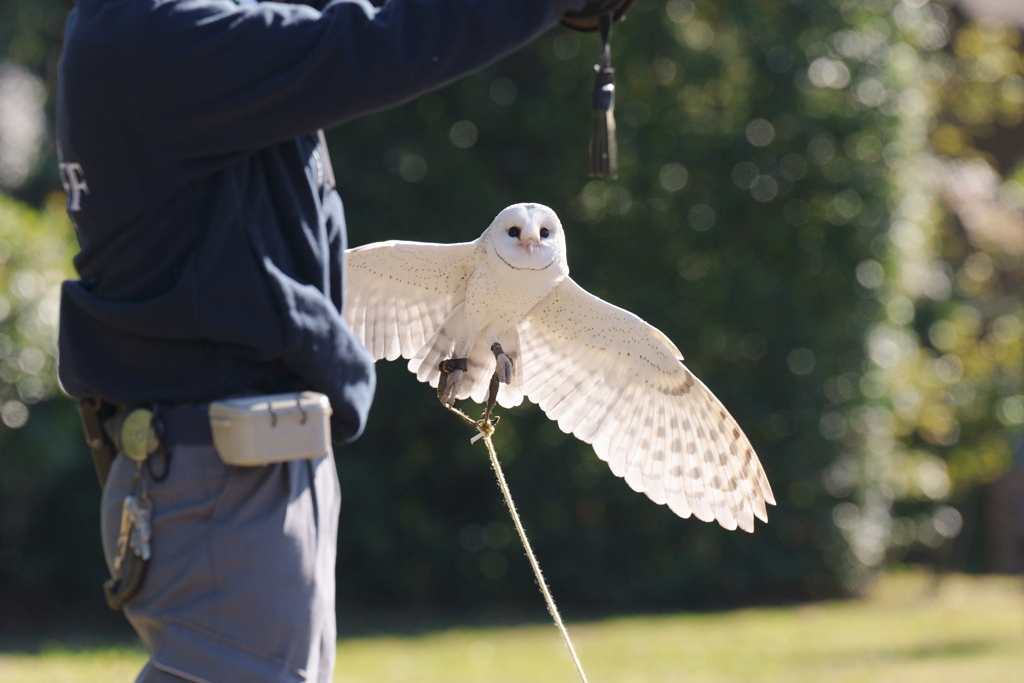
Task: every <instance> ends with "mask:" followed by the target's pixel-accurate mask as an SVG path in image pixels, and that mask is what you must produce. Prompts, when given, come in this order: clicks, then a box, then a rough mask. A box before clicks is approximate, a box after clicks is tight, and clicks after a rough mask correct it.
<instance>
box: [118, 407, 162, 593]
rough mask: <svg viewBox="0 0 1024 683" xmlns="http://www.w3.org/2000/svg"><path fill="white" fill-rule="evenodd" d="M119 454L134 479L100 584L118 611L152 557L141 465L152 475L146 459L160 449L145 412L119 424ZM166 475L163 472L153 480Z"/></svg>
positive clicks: (145, 483) (148, 503)
mask: <svg viewBox="0 0 1024 683" xmlns="http://www.w3.org/2000/svg"><path fill="white" fill-rule="evenodd" d="M120 436H121V451H122V452H123V453H124V454H125V455H126V456H127V457H128V458H130V459H131V460H132V461H133V462H135V467H136V471H135V476H134V477H133V478H132V481H131V484H130V485H129V487H128V495H127V496H125V499H124V502H123V503H121V527H120V530H119V532H118V536H117V550H116V554H115V556H114V567H113V570H114V571H113V577H112V578H111V579H110V580H108V581H107V582H105V583H104V584H103V593H104V595H105V596H106V599H107V605H108V606H109V607H110V609H112V610H115V611H117V610H120V609H122V608H123V607H124V606H125V604H126V603H127V602H128V601H129V600H131V599H132V598H133V597H135V594H136V593H138V592H139V588H141V587H142V580H143V579H144V578H145V575H146V566H147V564H148V562H149V558H150V557H151V555H152V550H151V548H150V543H149V542H150V539H151V538H152V533H153V532H152V520H153V501H152V499H150V497H149V480H148V478H147V477H146V476H145V473H144V472H143V464H145V465H146V469H147V470H149V474H150V476H152V468H151V466H150V456H151V455H153V454H154V453H156V452H157V451H158V450H161V444H160V439H159V436H158V435H157V430H156V429H154V416H153V414H152V413H151V412H150V411H148V410H145V409H142V408H140V409H137V410H133V411H131V412H130V413H128V415H127V416H126V417H125V419H124V422H122V424H121V432H120ZM166 476H167V470H166V469H165V470H164V473H163V475H162V476H161V477H160V478H159V479H156V478H154V480H155V481H161V480H162V479H163V478H165V477H166ZM140 481H141V482H142V493H141V494H140V495H138V496H136V495H135V487H136V486H138V484H139V482H140Z"/></svg>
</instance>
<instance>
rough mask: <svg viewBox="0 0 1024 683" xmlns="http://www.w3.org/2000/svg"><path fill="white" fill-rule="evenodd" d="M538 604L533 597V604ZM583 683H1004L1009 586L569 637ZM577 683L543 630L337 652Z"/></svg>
mask: <svg viewBox="0 0 1024 683" xmlns="http://www.w3.org/2000/svg"><path fill="white" fill-rule="evenodd" d="M538 599H539V598H538ZM569 629H570V632H571V633H572V636H573V640H574V642H575V644H576V648H577V650H578V652H579V654H580V657H581V658H582V660H583V663H584V666H585V667H586V670H587V675H588V677H589V678H590V680H591V681H592V682H593V683H655V682H661V681H665V682H666V683H667V682H672V683H690V682H692V683H724V682H730V683H731V682H734V681H735V682H737V683H738V682H741V681H742V682H743V683H783V682H784V683H821V682H828V683H890V682H891V683H918V682H921V683H925V682H927V683H947V682H948V683H953V682H957V683H959V682H961V681H969V682H970V683H988V682H991V683H1007V682H1012V681H1022V680H1024V592H1022V586H1021V583H1020V580H1019V579H1012V578H1006V577H985V578H977V577H963V576H951V577H947V578H945V579H943V581H942V582H941V584H939V585H938V587H937V590H936V589H935V586H934V585H933V584H932V583H931V581H930V579H928V577H926V576H925V575H924V574H921V573H917V572H912V573H893V574H888V575H885V576H884V577H882V579H881V580H880V581H879V582H878V583H877V584H876V586H875V587H874V589H873V590H872V591H871V593H870V594H869V596H868V597H867V598H865V599H863V600H857V601H839V602H827V603H821V604H813V605H804V606H797V607H788V608H758V609H745V610H736V611H731V612H723V613H712V614H679V615H671V616H656V617H642V616H641V617H628V618H614V619H607V620H602V621H595V622H586V623H574V624H570V625H569ZM144 661H145V654H144V653H143V652H142V651H141V650H140V649H132V648H94V649H85V650H79V651H71V650H69V649H67V648H62V647H61V646H60V645H57V644H55V645H52V646H49V647H45V648H43V650H42V652H40V653H38V654H21V653H7V654H0V681H4V683H23V682H24V683H28V682H29V681H31V682H32V683H50V682H52V683H78V682H81V683H92V682H97V683H98V682H100V681H102V682H103V683H109V682H111V681H125V682H127V681H131V680H133V678H134V676H135V674H136V673H137V671H138V670H139V669H140V668H141V666H142V664H143V663H144ZM576 680H578V679H577V677H576V674H575V672H574V671H573V668H572V664H571V662H570V661H569V658H568V655H567V654H566V653H565V652H564V647H563V646H562V643H561V641H560V639H559V636H558V634H557V632H556V631H555V629H554V627H553V626H550V625H549V626H542V625H535V626H523V627H514V628H483V629H479V628H478V629H453V630H447V631H443V632H435V633H428V634H424V635H413V636H373V637H364V638H354V639H348V640H343V641H341V642H339V643H338V665H337V669H336V674H335V681H337V682H338V683H388V682H391V681H394V682H396V683H401V682H403V681H408V682H410V683H412V682H415V683H435V682H436V683H441V682H442V681H443V682H444V683H463V682H466V683H468V682H470V681H473V682H474V683H505V682H508V683H512V682H516V683H520V682H522V681H530V682H531V683H547V682H548V681H551V682H555V681H558V682H567V683H568V682H574V681H576Z"/></svg>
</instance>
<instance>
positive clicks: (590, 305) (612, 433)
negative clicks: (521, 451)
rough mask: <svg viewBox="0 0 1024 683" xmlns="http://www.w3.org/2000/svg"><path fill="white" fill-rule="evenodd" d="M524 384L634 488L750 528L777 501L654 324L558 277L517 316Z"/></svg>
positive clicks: (729, 423)
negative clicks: (548, 290) (545, 293)
mask: <svg viewBox="0 0 1024 683" xmlns="http://www.w3.org/2000/svg"><path fill="white" fill-rule="evenodd" d="M519 336H520V355H521V364H522V373H523V390H524V393H525V394H526V396H527V398H529V399H530V400H531V401H533V402H534V403H536V404H538V405H539V406H540V408H541V410H543V411H544V412H545V413H547V416H548V417H550V418H551V419H553V420H557V421H558V426H559V428H560V429H561V430H562V431H563V432H566V433H571V434H574V435H575V436H576V437H577V438H579V439H580V440H582V441H585V442H587V443H590V444H593V446H594V451H595V452H596V453H597V455H598V457H600V458H601V459H602V460H605V461H606V462H607V463H608V464H609V466H611V469H612V472H613V473H614V474H615V475H616V476H619V477H624V478H625V480H626V482H627V483H628V484H629V485H630V486H631V487H632V488H633V489H634V490H635V491H641V492H643V493H646V494H647V496H648V497H649V498H650V499H651V500H653V501H654V502H656V503H659V504H665V503H667V504H668V506H669V507H670V508H671V509H672V510H673V511H674V512H675V513H676V514H678V515H679V516H680V517H689V516H690V515H691V514H692V515H695V516H696V517H697V518H699V519H702V520H704V521H706V522H707V521H711V520H712V519H715V520H718V523H719V524H721V525H722V526H723V527H725V528H726V529H735V528H736V527H737V526H738V527H740V528H741V529H743V530H745V531H753V528H754V517H757V518H758V519H761V520H762V521H767V511H766V509H765V503H770V504H775V498H774V497H773V496H772V491H771V487H770V486H769V485H768V478H767V477H766V476H765V473H764V470H763V468H762V467H761V463H760V461H758V459H757V456H756V455H755V454H754V449H753V448H752V447H751V445H750V442H749V441H748V440H747V437H746V435H744V434H743V431H742V430H741V429H740V427H739V425H738V424H737V423H736V421H735V420H734V419H733V418H732V416H731V415H729V413H728V412H727V411H726V410H725V408H724V407H723V406H722V404H721V403H720V402H719V401H718V399H717V398H715V397H714V395H713V394H712V393H711V392H710V391H709V390H708V388H707V387H706V386H704V384H703V383H701V381H700V380H698V379H697V378H696V377H694V376H693V374H691V373H690V371H689V370H688V369H687V368H686V367H685V366H684V365H683V364H682V362H681V361H682V355H681V354H680V353H679V350H678V349H677V348H676V347H675V345H674V344H673V343H672V342H671V341H670V340H669V339H668V337H666V336H665V335H664V334H662V333H661V332H660V331H658V330H657V329H655V328H654V327H651V326H650V325H648V324H647V323H646V322H644V321H643V320H641V319H640V318H639V317H637V316H635V315H633V314H632V313H630V312H629V311H625V310H623V309H621V308H618V307H616V306H613V305H611V304H609V303H607V302H605V301H602V300H601V299H599V298H597V297H596V296H593V295H592V294H589V293H588V292H586V291H585V290H584V289H583V288H581V287H580V286H579V285H577V284H576V283H575V282H573V281H572V280H571V279H569V278H566V279H565V280H563V281H562V282H561V283H560V284H559V285H558V286H557V287H556V288H555V289H554V291H552V292H551V294H549V295H548V296H547V297H546V298H545V299H544V300H543V301H541V302H540V303H539V304H537V306H535V307H534V308H533V309H532V310H531V311H530V312H529V313H528V314H527V315H526V317H525V318H524V319H523V321H522V322H521V323H520V324H519Z"/></svg>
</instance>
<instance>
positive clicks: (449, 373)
mask: <svg viewBox="0 0 1024 683" xmlns="http://www.w3.org/2000/svg"><path fill="white" fill-rule="evenodd" d="M468 367H469V366H468V364H467V361H466V359H465V358H449V359H448V360H443V361H441V363H440V364H439V365H438V369H439V370H440V371H441V376H440V377H439V378H438V380H437V399H438V400H439V401H441V403H443V404H444V407H445V408H451V407H452V406H453V405H455V398H456V397H457V396H458V394H459V386H460V385H461V384H462V376H463V374H464V373H465V372H466V369H467V368H468Z"/></svg>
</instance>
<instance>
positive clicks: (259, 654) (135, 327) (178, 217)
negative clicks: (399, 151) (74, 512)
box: [57, 0, 624, 683]
mask: <svg viewBox="0 0 1024 683" xmlns="http://www.w3.org/2000/svg"><path fill="white" fill-rule="evenodd" d="M623 4H624V3H623V2H621V1H615V2H608V1H607V0H603V1H602V2H597V3H591V4H590V5H586V3H585V2H584V0H391V1H390V2H388V3H387V4H386V5H384V6H383V7H382V8H375V7H374V6H372V5H371V4H369V3H368V2H366V1H365V0H346V1H339V0H334V1H332V2H328V3H326V4H323V3H321V6H319V7H315V6H311V5H305V4H282V3H269V2H267V3H262V2H259V3H258V2H255V0H78V1H77V3H76V6H75V7H74V9H73V10H72V11H71V13H70V15H69V17H68V20H67V25H66V31H65V37H64V49H63V53H62V56H61V60H60V65H59V78H58V88H57V133H58V136H57V146H58V155H59V163H60V173H61V179H62V182H63V184H64V187H65V191H66V194H67V209H68V212H69V214H70V215H71V217H72V219H73V222H74V225H75V228H76V231H77V236H78V240H79V243H80V247H81V251H80V253H79V254H78V255H77V256H76V257H75V261H74V263H75V267H76V269H77V271H78V273H79V276H80V277H79V279H78V280H71V281H68V282H65V283H64V285H63V288H62V293H61V312H60V333H59V352H60V353H59V366H58V374H59V378H60V381H61V384H62V386H63V388H64V389H65V391H66V392H67V393H68V394H70V395H71V396H74V397H78V398H81V399H84V401H83V406H85V405H86V402H88V401H93V402H95V405H102V406H105V410H106V412H97V411H93V413H91V415H92V418H91V419H92V421H93V424H92V430H91V431H90V423H89V420H88V419H85V422H86V431H87V436H88V437H89V441H90V446H93V447H96V448H99V446H100V444H101V442H104V443H107V442H109V443H112V444H113V446H114V447H115V449H116V450H115V451H113V452H117V451H121V452H119V453H118V454H117V457H116V458H114V459H113V461H112V463H110V462H108V463H106V464H102V463H101V465H100V466H99V468H98V469H99V472H100V475H101V480H105V485H104V490H103V499H102V538H103V545H104V551H105V554H106V558H107V562H108V565H110V568H111V571H112V572H113V573H114V574H115V576H117V574H118V572H119V571H120V569H119V568H118V567H115V564H118V566H120V565H119V562H120V560H119V558H118V555H119V552H121V553H123V552H124V550H123V549H121V550H119V549H118V537H119V535H120V532H121V527H120V525H121V524H122V518H123V516H124V515H125V510H126V509H127V500H128V499H129V497H131V496H135V500H136V501H137V500H139V499H140V498H139V497H140V496H141V500H143V501H148V503H147V504H150V505H151V506H152V512H151V517H150V518H149V520H148V521H149V530H150V531H151V534H150V535H148V541H149V543H148V550H149V553H148V554H150V557H149V560H148V563H145V564H139V565H138V566H140V567H144V568H145V574H144V575H142V574H141V573H140V574H139V578H140V580H141V584H139V585H136V586H133V591H134V589H137V593H135V594H134V595H129V594H127V593H126V594H125V595H123V596H121V597H122V598H123V600H122V602H126V604H125V605H124V612H125V615H126V616H127V618H128V620H129V621H130V622H131V624H132V626H133V627H134V628H135V630H136V631H137V632H138V634H139V636H140V638H141V640H142V642H143V644H144V645H145V647H146V649H147V651H148V653H149V656H150V658H149V661H148V663H147V664H146V666H145V668H144V669H143V670H142V672H141V673H140V674H139V678H138V680H139V681H146V682H147V683H151V682H160V681H181V680H188V681H211V682H218V681H243V680H244V681H271V680H273V681H302V680H305V681H310V680H312V681H327V680H330V679H331V677H332V675H333V667H334V652H335V615H334V565H335V544H336V531H337V523H338V512H339V506H340V490H339V484H338V479H337V473H336V470H335V467H334V461H333V455H332V454H330V453H328V454H327V455H326V456H324V457H320V458H316V459H312V460H292V461H289V462H278V463H273V464H270V465H267V466H265V467H229V466H227V465H225V464H224V463H223V462H222V461H221V460H220V458H219V457H218V454H217V451H216V449H214V447H213V446H212V444H211V434H210V427H209V422H208V418H207V410H208V404H209V403H210V402H211V401H215V400H218V399H223V398H225V397H232V396H245V395H253V394H277V393H282V392H293V391H294V392H297V391H302V390H311V391H316V392H320V393H322V394H324V395H326V396H327V397H328V398H329V399H330V403H331V406H332V408H333V417H332V418H331V426H332V429H333V437H334V440H335V442H345V441H349V440H351V439H354V438H356V437H357V436H358V435H359V433H360V432H361V430H362V429H363V426H364V424H365V421H366V417H367V412H368V411H369V409H370V404H371V400H372V397H373V391H374V373H373V364H372V362H371V359H370V357H369V355H368V354H367V352H366V350H365V349H363V348H362V347H361V345H360V344H359V342H358V341H357V340H356V339H355V337H354V336H353V334H352V333H351V331H350V330H349V329H348V327H347V326H346V325H345V322H344V320H343V318H342V315H341V311H342V307H343V304H344V301H343V292H344V251H345V248H346V236H345V219H344V213H343V207H342V202H341V199H340V198H339V195H338V192H337V190H336V188H335V187H334V180H333V174H332V171H331V165H330V160H329V157H328V153H327V147H326V143H325V140H324V137H323V133H322V129H323V128H324V127H328V126H332V125H335V124H338V123H341V122H343V121H346V120H349V119H352V118H354V117H357V116H361V115H364V114H367V113H370V112H373V111H376V110H380V109H382V108H385V107H389V106H392V105H396V104H399V103H402V102H406V101H408V100H411V99H413V98H415V97H417V96H419V95H421V94H423V93H425V92H427V91H430V90H433V89H436V88H438V87H440V86H443V85H444V84H446V83H449V82H450V81H452V80H454V79H456V78H458V77H459V76H461V75H463V74H466V73H468V72H470V71H473V70H475V69H478V68H480V67H482V66H484V65H486V64H488V63H490V62H492V61H494V60H495V59H497V58H500V57H501V56H503V55H506V54H508V53H510V52H512V51H513V50H515V49H517V48H519V47H520V46H522V45H524V44H526V43H528V42H529V41H530V40H532V39H533V38H534V37H536V36H537V35H539V34H540V33H542V32H543V31H545V30H547V29H548V28H550V27H551V26H553V25H554V24H555V23H557V22H558V21H560V20H562V19H563V18H564V15H566V14H567V13H568V14H569V15H570V17H574V19H573V20H574V21H576V22H577V25H576V26H575V28H583V29H584V30H589V29H593V28H596V23H593V24H592V25H591V24H588V23H587V22H590V21H591V19H590V18H588V17H593V16H597V15H598V14H603V13H605V12H607V11H608V7H612V6H614V7H619V8H620V9H619V14H621V6H622V5H623ZM595 9H596V10H600V11H597V12H595ZM143 406H144V407H150V408H152V410H153V412H154V414H158V415H159V419H158V420H157V419H155V418H154V419H153V420H152V422H151V425H150V427H152V428H153V429H155V430H156V431H155V434H156V436H155V438H156V439H157V442H158V443H159V445H160V448H159V449H151V448H149V447H147V449H146V450H145V451H144V452H143V458H145V460H144V462H145V467H143V466H142V464H141V462H142V461H140V462H139V463H136V462H133V461H132V460H130V459H128V458H126V457H125V453H124V452H123V451H124V450H125V449H126V445H125V443H123V440H124V438H125V437H124V434H123V433H119V432H118V431H117V426H116V425H117V424H118V423H117V419H116V418H117V417H118V416H121V417H123V416H124V415H125V414H126V411H128V410H129V409H132V408H138V407H143ZM86 415H87V413H86V412H85V411H84V410H83V417H84V418H85V417H86ZM97 415H99V418H98V417H97ZM147 415H148V414H147ZM101 418H102V419H103V421H102V423H101V427H102V428H103V429H104V430H105V431H104V432H103V433H100V432H98V431H97V428H96V424H100V423H97V420H98V419H101ZM147 419H149V418H147ZM157 424H158V425H159V429H156V427H155V425H157ZM147 438H148V437H147ZM147 443H148V442H147ZM158 453H162V454H163V457H162V458H157V455H158ZM147 455H148V457H147ZM157 459H159V460H161V462H160V463H157V464H154V463H155V461H156V460H157ZM107 468H109V473H108V472H107V471H106V470H107ZM133 528H134V527H133ZM122 540H123V539H122ZM133 542H134V541H133ZM140 557H141V555H140ZM122 602H117V603H114V602H112V605H114V606H121V604H122Z"/></svg>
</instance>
